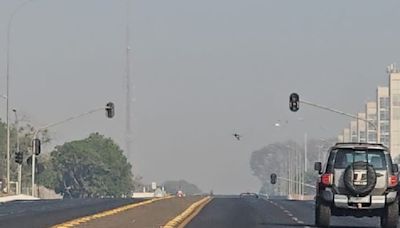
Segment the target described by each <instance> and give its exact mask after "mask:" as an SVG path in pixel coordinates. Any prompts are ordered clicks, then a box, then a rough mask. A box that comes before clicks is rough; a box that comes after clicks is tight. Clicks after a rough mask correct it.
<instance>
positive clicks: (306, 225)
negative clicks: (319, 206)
mask: <svg viewBox="0 0 400 228" xmlns="http://www.w3.org/2000/svg"><path fill="white" fill-rule="evenodd" d="M259 225H260V226H265V227H270V226H274V227H275V226H276V227H317V226H315V225H314V224H285V223H260V224H259ZM330 227H331V228H354V227H355V226H330ZM359 227H360V228H361V227H363V228H376V226H359Z"/></svg>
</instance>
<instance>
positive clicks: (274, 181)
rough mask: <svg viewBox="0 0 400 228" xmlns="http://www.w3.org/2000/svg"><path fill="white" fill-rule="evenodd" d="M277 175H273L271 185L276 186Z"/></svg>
mask: <svg viewBox="0 0 400 228" xmlns="http://www.w3.org/2000/svg"><path fill="white" fill-rule="evenodd" d="M277 178H278V177H277V175H276V174H275V173H273V174H271V184H276V179H277Z"/></svg>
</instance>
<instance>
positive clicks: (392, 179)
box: [389, 175, 399, 187]
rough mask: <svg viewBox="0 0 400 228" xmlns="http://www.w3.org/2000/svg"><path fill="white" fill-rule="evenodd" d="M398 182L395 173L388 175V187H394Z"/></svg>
mask: <svg viewBox="0 0 400 228" xmlns="http://www.w3.org/2000/svg"><path fill="white" fill-rule="evenodd" d="M398 182H399V181H398V178H397V176H396V175H392V176H390V177H389V187H396V186H397V184H398Z"/></svg>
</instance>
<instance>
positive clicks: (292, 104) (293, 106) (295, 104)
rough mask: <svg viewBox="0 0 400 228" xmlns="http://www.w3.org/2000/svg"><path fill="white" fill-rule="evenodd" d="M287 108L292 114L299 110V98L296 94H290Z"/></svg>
mask: <svg viewBox="0 0 400 228" xmlns="http://www.w3.org/2000/svg"><path fill="white" fill-rule="evenodd" d="M289 108H290V111H292V112H297V111H298V110H299V108H300V97H299V94H297V93H292V94H290V97H289Z"/></svg>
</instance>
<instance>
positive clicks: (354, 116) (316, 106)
mask: <svg viewBox="0 0 400 228" xmlns="http://www.w3.org/2000/svg"><path fill="white" fill-rule="evenodd" d="M299 102H300V103H301V104H306V105H309V106H312V107H314V108H318V109H322V110H325V111H329V112H333V113H336V114H340V115H342V116H347V117H351V118H353V119H357V120H361V121H364V122H366V123H368V124H371V125H372V126H373V127H374V128H375V129H378V128H377V126H376V124H375V123H374V122H372V121H369V120H367V119H364V118H360V117H358V116H356V115H353V114H350V113H347V112H343V111H340V110H337V109H334V108H330V107H327V106H324V105H320V104H315V103H312V102H309V101H305V100H299Z"/></svg>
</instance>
